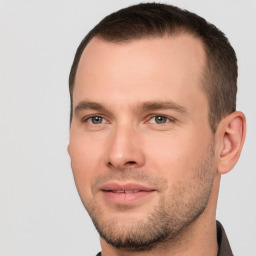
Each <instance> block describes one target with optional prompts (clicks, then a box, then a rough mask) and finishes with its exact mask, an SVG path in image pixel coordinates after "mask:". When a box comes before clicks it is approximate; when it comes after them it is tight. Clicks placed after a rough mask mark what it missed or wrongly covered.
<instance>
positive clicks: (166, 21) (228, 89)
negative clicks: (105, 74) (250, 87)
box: [69, 3, 237, 132]
mask: <svg viewBox="0 0 256 256" xmlns="http://www.w3.org/2000/svg"><path fill="white" fill-rule="evenodd" d="M182 32H185V33H190V34H192V35H194V36H195V37H197V38H199V39H200V40H201V42H202V43H203V46H204V49H205V52H206V55H207V63H206V67H205V70H204V77H203V82H202V90H203V91H204V92H205V94H206V96H207V98H208V102H209V123H210V126H211V129H212V131H213V132H215V131H216V128H217V126H218V123H219V121H220V120H221V119H222V118H223V117H224V116H226V115H228V114H230V113H232V112H234V111H235V110H236V94H237V58H236V54H235V51H234V49H233V48H232V46H231V45H230V43H229V41H228V39H227V38H226V36H225V35H224V33H223V32H221V31H220V30H219V29H218V28H216V27H215V26H214V25H212V24H210V23H208V22H207V21H206V20H205V19H203V18H202V17H200V16H198V15H196V14H194V13H191V12H189V11H187V10H182V9H180V8H178V7H175V6H172V5H166V4H157V3H142V4H138V5H133V6H130V7H127V8H124V9H121V10H119V11H117V12H114V13H112V14H110V15H108V16H107V17H105V18H104V19H103V20H102V21H101V22H99V23H98V24H97V25H96V26H95V27H94V28H93V29H92V30H91V31H90V32H89V33H88V34H87V35H86V36H85V38H84V39H83V40H82V42H81V43H80V45H79V47H78V49H77V52H76V55H75V58H74V62H73V65H72V67H71V71H70V75H69V91H70V99H71V110H70V122H71V121H72V112H73V89H74V85H75V77H76V72H77V67H78V64H79V60H80V58H81V55H82V53H83V50H84V48H85V47H86V45H87V44H88V43H89V42H90V40H91V39H92V38H93V37H95V36H98V37H101V38H102V39H104V40H106V41H109V42H116V43H120V42H129V41H132V40H136V39H140V38H150V37H163V36H165V35H175V34H179V33H182Z"/></svg>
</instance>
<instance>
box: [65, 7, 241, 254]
mask: <svg viewBox="0 0 256 256" xmlns="http://www.w3.org/2000/svg"><path fill="white" fill-rule="evenodd" d="M236 82H237V61H236V55H235V52H234V50H233V48H232V47H231V45H230V43H229V42H228V40H227V38H226V37H225V35H224V34H223V33H222V32H221V31H219V30H218V29H217V28H216V27H215V26H213V25H211V24H209V23H207V22H206V21H205V20H204V19H203V18H201V17H199V16H197V15H196V14H193V13H190V12H187V11H184V10H181V9H179V8H177V7H173V6H170V5H164V4H155V3H151V4H139V5H135V6H131V7H128V8H126V9H122V10H120V11H118V12H116V13H113V14H111V15H109V16H107V17H106V18H105V19H103V20H102V21H101V22H100V23H99V24H98V25H97V26H96V27H95V28H94V29H92V30H91V31H90V32H89V34H88V35H87V36H86V37H85V39H84V40H83V41H82V42H81V44H80V46H79V48H78V50H77V53H76V56H75V59H74V63H73V66H72V68H71V72H70V81H69V83H70V84H69V86H70V96H71V129H70V144H69V147H68V151H69V155H70V157H71V165H72V170H73V174H74V179H75V183H76V186H77V189H78V192H79V195H80V197H81V200H82V202H83V204H84V206H85V208H86V210H87V211H88V213H89V215H90V217H91V218H92V221H93V223H94V225H95V227H96V229H97V230H98V232H99V234H100V240H101V247H102V252H101V254H100V253H99V254H98V255H103V256H114V255H140V256H144V255H179V256H184V255H190V256H191V255H196V256H203V255H204V256H205V255H207V256H213V255H214V256H216V255H233V254H232V251H231V248H230V246H229V242H228V240H227V237H226V235H225V231H224V229H223V227H222V226H221V224H220V223H218V222H216V205H217V197H218V191H219V184H220V177H221V175H222V174H225V173H227V172H229V171H230V170H231V169H232V168H233V167H234V165H235V164H236V162H237V160H238V158H239V155H240V152H241V149H242V146H243V142H244V138H245V117H244V115H243V113H241V112H239V111H236V92H237V86H236Z"/></svg>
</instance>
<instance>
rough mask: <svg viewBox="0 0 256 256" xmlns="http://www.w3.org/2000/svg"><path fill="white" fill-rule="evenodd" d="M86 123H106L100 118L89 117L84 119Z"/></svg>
mask: <svg viewBox="0 0 256 256" xmlns="http://www.w3.org/2000/svg"><path fill="white" fill-rule="evenodd" d="M86 122H88V123H91V124H102V123H106V119H105V118H103V117H101V116H91V117H89V118H87V119H86Z"/></svg>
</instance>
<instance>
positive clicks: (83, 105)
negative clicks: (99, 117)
mask: <svg viewBox="0 0 256 256" xmlns="http://www.w3.org/2000/svg"><path fill="white" fill-rule="evenodd" d="M86 109H93V110H97V111H107V110H106V108H105V107H103V106H102V105H101V104H99V103H97V102H91V101H81V102H80V103H78V105H77V106H76V107H75V109H74V112H75V114H78V113H79V112H81V111H83V110H86Z"/></svg>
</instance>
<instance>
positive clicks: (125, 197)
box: [102, 190, 155, 205]
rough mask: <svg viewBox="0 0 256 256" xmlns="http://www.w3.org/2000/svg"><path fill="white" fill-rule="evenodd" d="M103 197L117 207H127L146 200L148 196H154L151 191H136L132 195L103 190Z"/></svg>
mask: <svg viewBox="0 0 256 256" xmlns="http://www.w3.org/2000/svg"><path fill="white" fill-rule="evenodd" d="M102 192H103V195H104V197H105V198H106V199H107V200H108V201H110V202H112V203H115V204H119V205H128V204H132V203H135V202H137V201H140V200H143V199H146V198H147V197H148V196H151V195H152V194H154V192H155V191H154V190H152V191H138V192H134V193H114V192H111V191H105V190H103V191H102Z"/></svg>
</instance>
